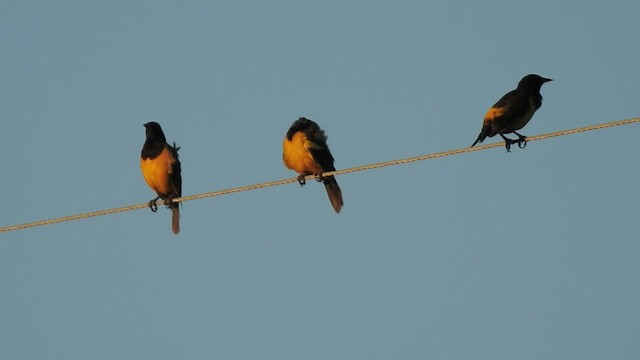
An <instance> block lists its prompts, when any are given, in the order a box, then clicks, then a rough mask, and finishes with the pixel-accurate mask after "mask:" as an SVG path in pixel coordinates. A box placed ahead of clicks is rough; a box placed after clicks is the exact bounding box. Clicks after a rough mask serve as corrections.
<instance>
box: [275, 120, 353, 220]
mask: <svg viewBox="0 0 640 360" xmlns="http://www.w3.org/2000/svg"><path fill="white" fill-rule="evenodd" d="M282 160H283V161H284V165H285V166H286V167H288V168H289V169H292V170H294V171H295V172H297V173H298V174H300V175H299V176H298V183H300V186H304V184H305V182H306V181H305V176H307V175H315V177H316V180H317V181H322V182H323V183H324V187H325V189H326V190H327V195H329V200H330V201H331V205H332V206H333V209H334V210H335V211H336V212H337V213H339V212H340V209H342V205H343V202H342V191H341V190H340V187H339V186H338V182H337V181H336V179H335V178H334V177H333V176H322V173H323V172H327V171H334V170H335V169H336V168H335V167H334V166H333V156H331V152H330V151H329V147H328V146H327V136H326V135H325V133H324V131H323V130H322V129H320V127H319V126H318V124H316V123H315V122H313V121H311V120H309V119H307V118H304V117H301V118H299V119H298V120H296V121H295V122H294V123H293V125H291V127H290V128H289V131H287V135H286V136H285V137H284V141H283V142H282Z"/></svg>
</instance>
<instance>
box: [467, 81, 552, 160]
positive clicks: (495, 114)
mask: <svg viewBox="0 0 640 360" xmlns="http://www.w3.org/2000/svg"><path fill="white" fill-rule="evenodd" d="M547 81H552V79H547V78H543V77H542V76H540V75H535V74H529V75H527V76H525V77H523V78H522V80H520V82H519V83H518V87H517V88H516V89H515V90H512V91H509V92H508V93H507V94H506V95H505V96H503V97H502V98H501V99H500V100H498V102H497V103H495V105H493V106H492V107H491V108H490V109H489V111H487V114H486V115H485V116H484V122H483V123H482V130H481V131H480V135H478V138H477V139H476V141H475V142H474V143H473V145H471V147H473V146H474V145H475V144H477V143H481V142H482V141H484V139H486V138H487V136H488V137H492V136H495V135H496V134H498V135H500V136H502V138H503V139H504V141H505V147H506V148H507V151H509V150H510V149H511V145H512V144H518V147H519V148H521V149H522V148H524V147H525V146H527V137H526V136H524V135H521V134H519V133H517V132H516V130H520V129H522V128H523V127H524V126H525V125H527V123H528V122H529V120H531V117H533V113H535V112H536V110H538V109H539V108H540V106H541V105H542V95H540V88H541V87H542V84H544V83H546V82H547ZM509 133H514V134H516V135H518V139H517V140H512V139H509V138H508V137H506V136H504V134H509Z"/></svg>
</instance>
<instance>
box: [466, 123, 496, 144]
mask: <svg viewBox="0 0 640 360" xmlns="http://www.w3.org/2000/svg"><path fill="white" fill-rule="evenodd" d="M489 134H491V126H490V125H489V126H487V125H486V124H483V125H482V130H480V135H478V138H477V139H476V141H474V142H473V144H472V145H471V146H470V147H474V146H475V145H476V144H477V143H481V142H483V141H484V139H486V138H487V136H489Z"/></svg>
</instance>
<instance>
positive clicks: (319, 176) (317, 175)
mask: <svg viewBox="0 0 640 360" xmlns="http://www.w3.org/2000/svg"><path fill="white" fill-rule="evenodd" d="M313 177H314V178H315V179H316V181H317V182H323V181H324V178H323V177H322V173H320V174H315V175H314V176H313Z"/></svg>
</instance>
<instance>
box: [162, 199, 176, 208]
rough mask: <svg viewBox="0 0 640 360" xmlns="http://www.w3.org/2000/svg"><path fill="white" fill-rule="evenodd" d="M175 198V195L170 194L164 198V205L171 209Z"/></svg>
mask: <svg viewBox="0 0 640 360" xmlns="http://www.w3.org/2000/svg"><path fill="white" fill-rule="evenodd" d="M174 198H175V196H169V197H168V198H166V199H164V206H165V207H166V208H167V209H171V208H172V207H173V199H174Z"/></svg>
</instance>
